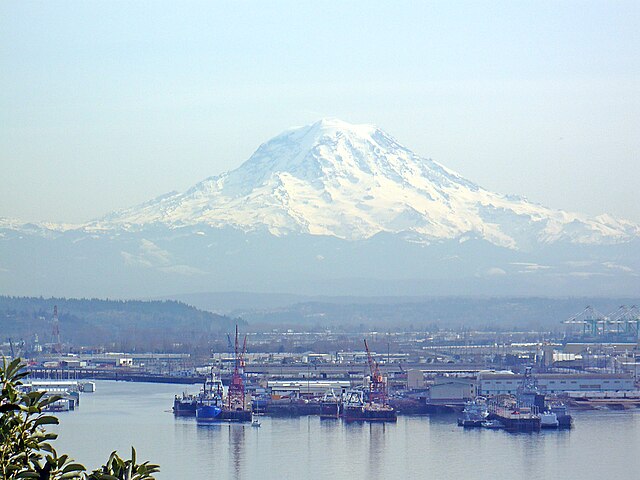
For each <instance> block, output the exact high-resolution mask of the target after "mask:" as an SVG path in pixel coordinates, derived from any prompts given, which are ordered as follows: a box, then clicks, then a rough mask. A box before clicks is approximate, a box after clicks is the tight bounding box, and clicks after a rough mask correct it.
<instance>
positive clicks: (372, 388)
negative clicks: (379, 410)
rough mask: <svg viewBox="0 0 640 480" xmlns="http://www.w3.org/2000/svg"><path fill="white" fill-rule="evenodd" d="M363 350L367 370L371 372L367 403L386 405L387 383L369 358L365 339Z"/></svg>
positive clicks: (369, 354) (373, 361)
mask: <svg viewBox="0 0 640 480" xmlns="http://www.w3.org/2000/svg"><path fill="white" fill-rule="evenodd" d="M364 348H365V350H366V351H367V361H368V362H369V370H370V372H371V381H370V382H369V401H370V402H371V403H377V404H380V405H386V404H387V381H386V379H385V378H384V377H383V376H382V373H380V367H379V366H378V363H377V362H376V361H375V360H374V359H373V357H372V356H371V351H370V350H369V345H367V339H366V338H365V339H364Z"/></svg>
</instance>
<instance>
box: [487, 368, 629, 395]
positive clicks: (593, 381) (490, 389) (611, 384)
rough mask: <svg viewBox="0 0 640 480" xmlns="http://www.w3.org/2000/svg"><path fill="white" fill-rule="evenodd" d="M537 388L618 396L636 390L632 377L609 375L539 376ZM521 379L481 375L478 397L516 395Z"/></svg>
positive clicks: (509, 376) (555, 391) (493, 373)
mask: <svg viewBox="0 0 640 480" xmlns="http://www.w3.org/2000/svg"><path fill="white" fill-rule="evenodd" d="M535 378H536V381H537V382H538V388H539V389H540V391H541V392H546V393H564V392H620V391H631V390H635V384H634V379H633V377H632V376H631V375H625V374H611V373H579V374H574V373H568V374H561V373H560V374H559V373H540V374H537V375H536V376H535ZM522 379H523V376H522V375H515V374H513V373H495V372H480V374H479V375H478V394H479V395H500V394H515V393H516V390H517V389H518V386H519V385H520V384H521V383H522Z"/></svg>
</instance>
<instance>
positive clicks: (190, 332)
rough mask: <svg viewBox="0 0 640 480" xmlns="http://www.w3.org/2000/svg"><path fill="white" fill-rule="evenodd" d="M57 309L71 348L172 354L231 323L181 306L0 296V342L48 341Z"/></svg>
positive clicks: (62, 332)
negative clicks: (136, 350) (132, 350)
mask: <svg viewBox="0 0 640 480" xmlns="http://www.w3.org/2000/svg"><path fill="white" fill-rule="evenodd" d="M54 306H57V307H58V318H59V330H60V336H61V339H62V343H68V344H71V345H83V346H96V347H102V346H104V347H108V348H117V349H120V350H125V351H127V350H131V349H142V350H148V351H171V350H172V349H174V348H175V346H176V345H185V343H190V344H192V345H193V342H194V341H195V340H196V339H197V340H198V341H202V340H204V339H206V338H207V337H208V336H214V335H218V334H220V333H224V332H230V331H231V330H232V329H233V326H234V325H235V324H236V323H241V324H242V323H244V322H243V321H242V320H239V319H232V318H229V317H226V316H223V315H218V314H215V313H211V312H207V311H203V310H199V309H197V308H194V307H192V306H190V305H187V304H185V303H182V302H177V301H172V300H164V301H142V300H104V299H73V298H71V299H69V298H53V297H52V298H43V297H10V296H0V332H2V333H3V335H2V338H0V341H4V340H6V339H7V338H13V340H14V341H15V340H19V339H23V340H32V339H33V338H34V336H35V335H38V337H39V340H40V342H41V343H47V342H52V341H54V339H53V337H52V317H53V308H54Z"/></svg>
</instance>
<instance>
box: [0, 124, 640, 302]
mask: <svg viewBox="0 0 640 480" xmlns="http://www.w3.org/2000/svg"><path fill="white" fill-rule="evenodd" d="M205 291H259V292H291V293H299V294H310V295H317V294H327V295H449V294H454V295H466V294H480V295H508V294H515V295H613V296H616V295H620V294H623V293H624V294H627V295H631V294H633V295H635V294H637V292H638V291H640V229H639V227H638V226H637V225H634V224H632V223H630V222H626V221H623V220H617V219H614V218H612V217H609V216H606V215H604V216H600V217H596V218H587V217H586V216H583V215H579V214H574V213H567V212H563V211H558V210H552V209H549V208H546V207H543V206H541V205H537V204H533V203H530V202H528V201H527V200H526V199H524V198H521V197H513V196H505V195H500V194H497V193H493V192H490V191H488V190H486V189H484V188H482V187H480V186H478V185H476V184H474V183H473V182H471V181H469V180H466V179H464V178H463V177H461V176H460V175H458V174H456V173H454V172H452V171H450V170H449V169H447V168H445V167H443V166H442V165H440V164H438V163H436V162H434V161H432V160H429V159H426V158H422V157H420V156H419V155H417V154H415V153H413V152H412V151H411V150H409V149H407V148H406V147H403V146H402V145H400V144H399V143H398V142H397V141H396V140H394V139H393V138H392V137H391V136H389V135H388V134H386V133H384V132H383V131H381V130H380V129H378V128H376V127H373V126H369V125H350V124H348V123H345V122H341V121H339V120H321V121H319V122H317V123H314V124H313V125H309V126H305V127H300V128H294V129H291V130H288V131H286V132H284V133H282V134H281V135H278V136H277V137H275V138H273V139H272V140H270V141H268V142H267V143H265V144H263V145H261V146H260V147H259V148H258V150H257V151H256V152H255V153H254V154H253V155H252V156H251V158H249V160H247V161H246V162H245V163H244V164H242V165H241V166H240V167H239V168H237V169H236V170H233V171H230V172H227V173H223V174H222V175H219V176H217V177H211V178H208V179H206V180H204V181H202V182H200V183H198V184H197V185H195V186H194V187H192V188H191V189H189V190H188V191H186V192H184V193H175V192H172V193H169V194H167V195H164V196H161V197H159V198H156V199H153V200H150V201H149V202H146V203H144V204H142V205H138V206H136V207H132V208H129V209H125V210H121V211H118V212H114V213H112V214H110V215H107V216H105V217H103V218H101V219H99V220H95V221H93V222H89V223H87V224H84V225H60V224H58V225H56V224H50V223H40V224H29V223H23V222H20V221H18V220H14V219H3V218H0V292H4V293H6V294H18V295H19V294H47V295H50V294H55V295H62V296H64V295H74V296H104V295H108V296H116V297H118V296H120V297H132V296H133V297H136V296H137V297H140V296H142V297H145V296H146V297H149V296H154V295H156V296H157V295H168V294H171V293H177V292H205Z"/></svg>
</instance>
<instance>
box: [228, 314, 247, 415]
mask: <svg viewBox="0 0 640 480" xmlns="http://www.w3.org/2000/svg"><path fill="white" fill-rule="evenodd" d="M246 349H247V336H246V335H245V337H244V343H243V346H242V352H241V351H240V342H239V340H238V326H237V325H236V339H235V348H234V366H233V375H231V383H230V384H229V393H228V394H227V406H228V408H229V410H244V407H245V405H244V404H245V392H244V378H243V375H244V353H245V351H246Z"/></svg>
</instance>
